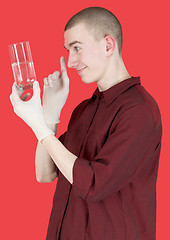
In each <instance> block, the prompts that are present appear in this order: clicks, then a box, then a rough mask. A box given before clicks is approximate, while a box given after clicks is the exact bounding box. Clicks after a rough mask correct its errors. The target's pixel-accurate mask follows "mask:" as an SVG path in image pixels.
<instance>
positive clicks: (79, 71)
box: [77, 67, 86, 73]
mask: <svg viewBox="0 0 170 240" xmlns="http://www.w3.org/2000/svg"><path fill="white" fill-rule="evenodd" d="M85 68H86V67H84V68H81V69H79V70H77V72H78V73H82V72H83V71H84V69H85Z"/></svg>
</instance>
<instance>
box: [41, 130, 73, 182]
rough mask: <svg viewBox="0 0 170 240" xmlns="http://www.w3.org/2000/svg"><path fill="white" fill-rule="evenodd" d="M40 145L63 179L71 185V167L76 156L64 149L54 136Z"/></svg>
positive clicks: (45, 139) (46, 138) (47, 138)
mask: <svg viewBox="0 0 170 240" xmlns="http://www.w3.org/2000/svg"><path fill="white" fill-rule="evenodd" d="M41 143H42V144H43V145H44V147H45V148H46V150H47V151H48V153H49V155H50V156H51V158H52V159H53V161H54V163H55V164H56V166H57V167H58V168H59V170H60V171H61V172H62V174H63V175H64V176H65V178H66V179H67V180H68V181H69V182H70V183H71V184H72V183H73V165H74V162H75V161H76V159H77V156H76V155H74V154H73V153H71V152H70V151H68V150H67V148H65V146H64V145H63V144H62V143H61V142H60V141H59V140H58V139H57V138H56V137H55V136H54V135H49V136H47V137H45V138H44V139H43V140H42V141H41Z"/></svg>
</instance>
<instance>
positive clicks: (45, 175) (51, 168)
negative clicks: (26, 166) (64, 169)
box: [35, 124, 58, 182]
mask: <svg viewBox="0 0 170 240" xmlns="http://www.w3.org/2000/svg"><path fill="white" fill-rule="evenodd" d="M57 125H58V124H51V125H48V127H49V128H50V129H51V130H52V131H53V132H55V133H56V132H57ZM35 171H36V179H37V181H38V182H52V181H53V180H54V179H55V178H56V177H57V172H56V164H55V163H54V161H53V160H52V158H51V156H50V155H49V153H48V151H47V150H46V148H45V146H44V145H43V144H42V143H41V142H38V144H37V149H36V154H35Z"/></svg>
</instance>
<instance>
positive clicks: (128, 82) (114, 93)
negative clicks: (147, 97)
mask: <svg viewBox="0 0 170 240" xmlns="http://www.w3.org/2000/svg"><path fill="white" fill-rule="evenodd" d="M136 84H141V81H140V77H131V78H128V79H125V80H123V81H122V82H119V83H117V84H116V85H114V86H112V87H110V88H109V89H107V90H105V91H102V92H100V91H99V89H98V87H97V88H96V90H95V91H94V93H93V95H92V97H91V99H94V98H96V97H98V98H99V99H101V98H104V101H105V103H106V107H108V106H109V105H110V104H111V103H112V102H113V101H114V100H115V99H116V98H117V97H118V96H119V95H120V94H121V93H123V92H124V91H126V90H127V89H128V88H130V87H132V86H134V85H136Z"/></svg>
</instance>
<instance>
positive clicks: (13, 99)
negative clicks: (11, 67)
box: [10, 82, 21, 107]
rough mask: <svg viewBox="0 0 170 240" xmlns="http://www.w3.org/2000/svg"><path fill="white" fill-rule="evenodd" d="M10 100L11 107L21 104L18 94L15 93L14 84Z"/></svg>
mask: <svg viewBox="0 0 170 240" xmlns="http://www.w3.org/2000/svg"><path fill="white" fill-rule="evenodd" d="M10 100H11V103H12V105H13V107H14V106H16V105H17V104H18V103H19V102H21V100H20V97H19V95H18V92H17V88H16V83H15V82H14V83H13V85H12V93H11V95H10Z"/></svg>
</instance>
